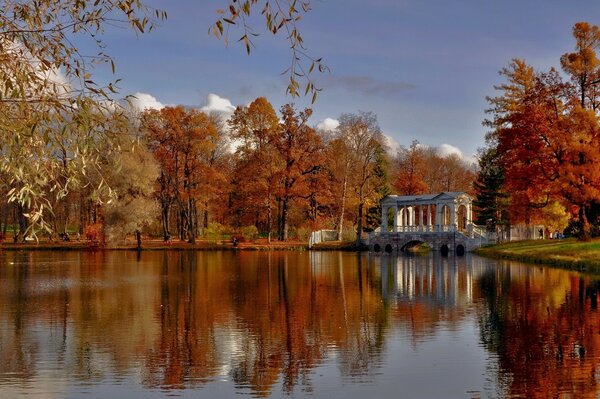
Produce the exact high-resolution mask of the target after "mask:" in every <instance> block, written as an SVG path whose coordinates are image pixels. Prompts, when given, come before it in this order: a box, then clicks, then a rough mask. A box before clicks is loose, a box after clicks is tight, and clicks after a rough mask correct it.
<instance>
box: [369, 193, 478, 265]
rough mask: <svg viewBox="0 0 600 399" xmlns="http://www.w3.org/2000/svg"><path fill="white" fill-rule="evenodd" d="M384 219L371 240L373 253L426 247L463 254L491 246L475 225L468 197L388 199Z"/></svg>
mask: <svg viewBox="0 0 600 399" xmlns="http://www.w3.org/2000/svg"><path fill="white" fill-rule="evenodd" d="M381 215H382V217H381V226H380V227H379V229H377V230H376V231H375V232H374V233H372V234H371V235H370V236H369V249H370V250H371V251H372V252H388V253H389V252H394V251H404V250H406V249H407V248H409V247H412V246H414V245H417V244H421V243H425V244H427V245H428V246H429V247H431V248H432V249H433V250H434V251H442V252H451V251H456V253H457V254H462V253H464V252H466V251H471V250H473V249H475V248H478V247H480V246H481V245H483V244H486V243H487V242H488V240H487V237H486V233H485V231H484V229H482V228H480V227H478V226H476V225H475V224H473V222H472V197H471V196H470V195H469V194H467V193H462V192H445V193H439V194H424V195H409V196H397V195H388V196H386V197H385V198H383V199H382V200H381ZM390 222H391V223H390ZM390 224H391V226H390Z"/></svg>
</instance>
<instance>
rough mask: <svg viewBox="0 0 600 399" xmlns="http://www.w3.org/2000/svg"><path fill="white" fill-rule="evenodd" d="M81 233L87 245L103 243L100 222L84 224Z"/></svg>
mask: <svg viewBox="0 0 600 399" xmlns="http://www.w3.org/2000/svg"><path fill="white" fill-rule="evenodd" d="M83 235H84V237H85V239H86V240H87V242H88V244H89V245H92V246H98V245H102V244H104V233H103V226H102V223H94V224H88V225H87V226H85V229H84V231H83Z"/></svg>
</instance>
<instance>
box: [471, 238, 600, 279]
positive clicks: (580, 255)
mask: <svg viewBox="0 0 600 399" xmlns="http://www.w3.org/2000/svg"><path fill="white" fill-rule="evenodd" d="M475 253H477V254H479V255H483V256H489V257H494V258H502V259H514V260H521V261H525V262H533V263H543V264H548V265H553V266H560V267H565V268H569V269H575V270H582V271H589V272H593V273H600V239H594V240H591V241H585V242H582V241H577V240H576V239H574V238H568V239H564V240H527V241H515V242H509V243H505V244H499V245H492V246H487V247H483V248H480V249H477V250H476V251H475Z"/></svg>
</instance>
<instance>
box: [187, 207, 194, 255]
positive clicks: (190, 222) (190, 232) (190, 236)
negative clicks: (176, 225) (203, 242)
mask: <svg viewBox="0 0 600 399" xmlns="http://www.w3.org/2000/svg"><path fill="white" fill-rule="evenodd" d="M194 208H195V207H194V200H193V199H191V198H190V199H189V200H188V212H187V213H188V242H189V243H190V244H195V243H196V226H195V223H194V220H195V216H194Z"/></svg>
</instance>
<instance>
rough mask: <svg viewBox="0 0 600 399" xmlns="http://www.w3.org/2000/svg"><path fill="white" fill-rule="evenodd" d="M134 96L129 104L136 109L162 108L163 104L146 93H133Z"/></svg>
mask: <svg viewBox="0 0 600 399" xmlns="http://www.w3.org/2000/svg"><path fill="white" fill-rule="evenodd" d="M133 96H134V98H132V99H131V100H130V102H131V106H132V107H133V108H135V109H136V110H138V111H143V110H145V109H161V108H164V106H165V105H164V104H163V103H161V102H160V101H158V100H157V99H156V97H154V96H152V95H151V94H148V93H139V92H138V93H135V94H134V95H133Z"/></svg>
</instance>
